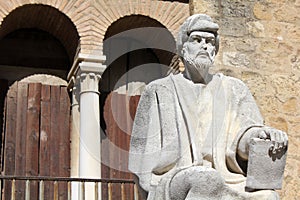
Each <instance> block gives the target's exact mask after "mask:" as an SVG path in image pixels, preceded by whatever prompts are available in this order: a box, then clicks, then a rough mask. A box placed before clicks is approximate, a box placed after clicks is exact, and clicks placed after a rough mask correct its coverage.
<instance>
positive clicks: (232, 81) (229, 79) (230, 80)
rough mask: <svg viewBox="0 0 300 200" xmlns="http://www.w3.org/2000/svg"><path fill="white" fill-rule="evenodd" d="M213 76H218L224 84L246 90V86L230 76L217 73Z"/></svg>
mask: <svg viewBox="0 0 300 200" xmlns="http://www.w3.org/2000/svg"><path fill="white" fill-rule="evenodd" d="M215 76H219V77H220V78H221V79H222V81H223V82H224V83H225V84H228V85H230V86H233V87H240V88H248V87H247V86H246V84H245V83H244V82H243V81H242V80H240V79H238V78H235V77H232V76H227V75H224V74H222V73H217V74H215Z"/></svg>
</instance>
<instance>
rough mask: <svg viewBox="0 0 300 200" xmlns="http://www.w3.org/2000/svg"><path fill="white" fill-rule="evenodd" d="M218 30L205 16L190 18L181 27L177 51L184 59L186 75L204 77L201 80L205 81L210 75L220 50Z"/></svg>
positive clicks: (198, 15) (196, 15) (197, 15)
mask: <svg viewBox="0 0 300 200" xmlns="http://www.w3.org/2000/svg"><path fill="white" fill-rule="evenodd" d="M218 29H219V26H218V24H216V23H214V22H213V21H212V19H211V18H210V17H209V16H207V15H204V14H195V15H192V16H190V17H189V18H187V20H186V21H185V22H184V23H183V25H182V26H181V28H180V31H179V34H178V39H177V51H178V54H179V55H180V56H181V57H182V58H183V61H184V64H185V68H186V70H185V71H186V73H189V74H190V76H193V77H199V76H202V77H200V78H202V79H204V78H205V76H206V74H208V69H209V68H210V66H212V65H213V62H214V58H215V56H216V54H217V51H218V49H219V36H218ZM192 79H193V78H192ZM193 81H196V82H198V81H201V80H194V79H193Z"/></svg>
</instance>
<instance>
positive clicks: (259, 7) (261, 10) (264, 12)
mask: <svg viewBox="0 0 300 200" xmlns="http://www.w3.org/2000/svg"><path fill="white" fill-rule="evenodd" d="M253 13H254V16H255V17H256V18H257V19H260V20H271V19H272V10H271V7H270V6H268V5H266V4H262V3H261V2H257V3H255V5H254V8H253Z"/></svg>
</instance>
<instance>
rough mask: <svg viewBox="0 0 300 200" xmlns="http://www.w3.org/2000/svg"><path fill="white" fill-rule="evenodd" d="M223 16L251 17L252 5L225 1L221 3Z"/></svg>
mask: <svg viewBox="0 0 300 200" xmlns="http://www.w3.org/2000/svg"><path fill="white" fill-rule="evenodd" d="M221 7H222V8H223V9H222V11H223V13H222V14H223V16H225V17H247V18H248V17H252V12H251V10H252V4H251V2H250V1H243V0H233V1H232V0H225V1H221Z"/></svg>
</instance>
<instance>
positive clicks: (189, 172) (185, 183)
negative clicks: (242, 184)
mask: <svg viewBox="0 0 300 200" xmlns="http://www.w3.org/2000/svg"><path fill="white" fill-rule="evenodd" d="M224 185H225V181H224V179H223V178H222V177H221V175H220V174H219V173H218V172H217V171H216V170H214V169H212V168H205V167H201V166H195V167H190V168H187V169H184V170H182V171H180V172H178V173H177V174H176V175H175V176H174V177H173V178H172V180H171V183H170V194H171V196H172V197H173V198H171V199H176V200H180V199H185V198H186V197H187V196H188V195H189V196H191V195H192V196H195V195H199V196H200V195H209V194H210V193H215V192H216V191H218V190H221V189H222V188H223V187H224Z"/></svg>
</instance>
